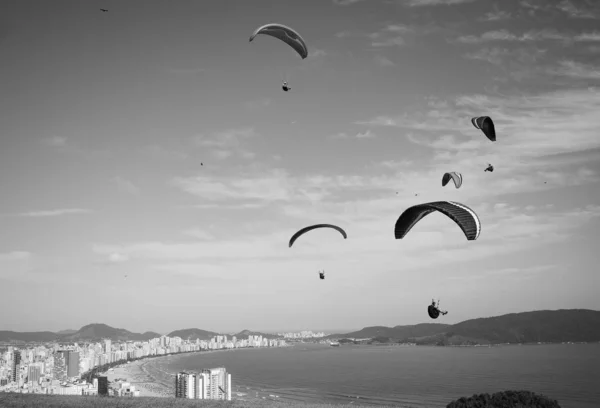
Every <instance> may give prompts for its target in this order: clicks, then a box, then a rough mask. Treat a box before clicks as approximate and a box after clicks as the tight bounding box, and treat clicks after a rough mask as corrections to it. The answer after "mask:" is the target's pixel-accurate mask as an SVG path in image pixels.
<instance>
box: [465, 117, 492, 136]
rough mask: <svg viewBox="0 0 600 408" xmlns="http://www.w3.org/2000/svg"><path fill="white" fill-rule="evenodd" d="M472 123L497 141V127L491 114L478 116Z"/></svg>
mask: <svg viewBox="0 0 600 408" xmlns="http://www.w3.org/2000/svg"><path fill="white" fill-rule="evenodd" d="M471 123H472V124H473V126H475V127H476V128H477V129H480V130H481V131H482V132H483V134H484V135H485V136H486V137H487V138H488V139H490V140H491V141H492V142H495V141H496V127H495V126H494V122H493V121H492V118H490V117H489V116H478V117H476V118H472V119H471Z"/></svg>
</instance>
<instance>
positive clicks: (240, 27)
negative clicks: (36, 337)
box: [0, 0, 600, 333]
mask: <svg viewBox="0 0 600 408" xmlns="http://www.w3.org/2000/svg"><path fill="white" fill-rule="evenodd" d="M234 4H235V7H234ZM103 7H104V8H106V9H108V12H105V13H104V12H101V11H100V10H99V9H98V7H95V6H93V5H92V4H89V3H85V2H73V1H64V0H57V1H54V2H52V4H49V3H48V4H46V3H43V2H33V1H30V0H23V1H19V2H14V4H12V5H11V7H9V8H7V9H6V10H5V12H4V13H3V15H4V17H5V19H4V20H5V21H6V25H5V26H3V27H2V29H0V53H1V55H2V60H3V64H1V65H0V95H1V96H0V107H1V109H0V192H1V194H2V198H3V200H2V202H0V228H1V229H2V231H3V233H2V234H0V291H1V295H0V310H3V311H4V312H3V313H2V316H3V319H2V327H0V330H11V331H20V332H23V331H43V330H49V331H59V330H65V329H76V328H78V327H82V326H84V325H86V324H89V322H90V321H96V322H104V323H106V324H109V325H110V326H112V327H124V328H126V329H127V330H131V331H134V332H138V333H141V332H144V331H147V330H148V329H149V328H152V329H153V330H154V331H156V332H158V333H166V332H169V331H170V330H169V329H177V328H182V327H196V328H199V329H203V330H214V331H216V332H230V331H232V330H231V329H232V328H239V330H244V329H246V328H249V329H252V330H259V331H264V332H273V331H277V330H279V331H281V330H283V329H285V330H286V331H287V330H289V329H292V328H293V327H296V329H295V330H301V328H303V327H310V328H311V329H313V330H318V329H316V328H324V327H332V328H335V327H348V328H354V329H360V328H362V327H365V326H374V325H385V326H395V325H410V324H418V323H424V322H431V320H430V319H429V318H428V316H427V315H426V312H425V309H426V307H427V305H428V304H429V303H430V302H431V299H432V298H435V299H436V300H437V299H440V300H441V307H442V308H444V309H446V310H448V311H449V314H448V315H447V316H443V317H440V318H439V319H438V320H437V321H436V323H438V322H439V323H448V324H454V323H457V322H461V321H465V320H469V319H473V318H478V317H487V316H499V315H504V314H507V313H515V312H522V311H529V310H548V309H549V310H556V309H578V308H581V309H593V310H599V309H600V300H599V299H598V298H597V296H595V292H596V288H597V287H598V285H597V283H598V278H597V276H596V266H597V261H598V255H597V249H596V246H597V244H596V243H597V242H598V240H599V238H600V233H599V232H598V231H600V229H599V228H598V227H599V216H600V205H599V203H600V138H599V137H598V129H600V115H598V111H599V110H600V88H599V86H600V68H599V64H598V56H599V55H600V31H599V30H598V19H599V18H600V3H599V4H595V2H587V1H583V0H571V1H562V0H561V1H558V0H552V1H541V0H540V1H534V0H528V1H515V2H510V4H508V3H507V2H502V1H492V0H470V1H468V0H452V1H450V0H404V1H401V0H395V1H384V0H381V1H380V0H372V1H368V2H367V1H361V0H335V1H329V0H327V1H325V0H318V1H317V0H303V1H302V2H301V1H299V0H297V1H292V0H282V1H278V2H277V3H273V2H267V1H266V0H257V1H253V2H235V3H234V2H233V1H232V0H219V1H217V0H207V1H203V2H192V1H181V2H177V3H168V4H167V3H164V2H158V1H154V0H153V1H144V2H141V1H139V0H132V1H128V2H116V1H111V0H107V1H106V4H105V5H104V4H103ZM269 22H278V23H282V24H286V25H288V26H290V27H292V28H294V29H296V30H297V31H298V32H299V33H300V34H301V35H302V36H303V38H304V39H305V40H306V42H307V46H308V51H309V55H308V57H307V58H306V59H304V60H302V59H301V58H300V57H299V56H298V55H296V54H295V53H294V52H293V50H291V49H290V47H288V46H287V45H286V44H284V43H282V42H281V41H278V40H276V39H274V38H269V37H267V36H259V37H257V38H256V39H254V40H253V41H252V42H249V41H248V39H249V36H250V35H251V34H252V32H253V31H254V30H255V29H256V28H257V27H259V26H261V25H263V24H266V23H269ZM4 61H6V62H4ZM282 80H288V81H289V83H290V86H291V88H292V90H291V91H290V92H283V91H282V90H281V82H282ZM480 115H489V116H490V117H492V118H493V120H494V122H495V124H496V130H497V134H498V136H497V141H496V142H490V141H489V140H488V139H486V138H485V136H483V134H482V133H481V131H479V130H477V129H475V128H474V126H473V125H472V124H471V123H470V119H471V117H474V116H480ZM488 163H491V164H493V165H494V167H495V171H494V172H493V173H489V172H484V169H485V168H486V166H487V165H488ZM449 171H457V172H460V173H461V174H462V176H463V185H462V187H461V188H460V189H456V188H455V187H454V185H453V184H452V183H450V184H449V185H447V186H445V187H442V185H441V179H442V175H443V174H444V173H445V172H449ZM438 200H451V201H456V202H459V203H463V204H465V205H467V206H469V207H470V208H472V209H473V210H474V211H475V212H476V213H477V214H478V215H479V217H480V219H481V225H482V230H481V235H480V237H479V238H478V239H477V240H476V241H467V240H465V237H464V234H463V233H462V231H461V230H460V228H458V227H457V226H456V224H454V223H453V222H452V221H451V220H449V219H448V218H446V217H444V216H442V215H441V214H432V215H429V216H428V217H426V218H425V219H423V220H422V222H420V223H419V224H418V225H417V226H416V227H415V228H413V229H412V230H411V231H410V232H409V233H408V234H407V236H406V237H405V238H404V239H402V240H396V239H394V235H393V230H394V223H395V221H396V219H397V218H398V217H399V215H400V214H401V213H402V212H403V211H404V210H405V209H407V208H409V207H411V206H413V205H416V204H420V203H424V202H430V201H438ZM317 223H332V224H336V225H339V226H340V227H342V228H344V230H345V231H347V233H348V239H346V240H344V239H342V238H341V237H340V236H339V234H338V235H336V234H337V233H336V232H335V231H331V230H325V229H324V230H314V231H311V232H309V233H308V234H306V235H304V236H302V237H300V238H299V239H298V241H297V242H296V243H295V244H294V246H293V247H292V248H288V240H289V239H290V237H291V236H292V235H293V234H294V233H295V232H296V231H298V230H299V229H300V228H303V227H305V226H307V225H310V224H317ZM323 269H324V270H325V271H326V272H327V277H326V279H325V280H320V279H319V278H318V275H317V271H319V270H323ZM533 294H535V296H533ZM24 299H33V300H34V301H25V300H24ZM46 299H51V301H45V300H46ZM507 299H509V300H507ZM42 300H44V302H43V307H41V306H40V305H41V304H42ZM17 305H18V307H16V306H17ZM214 305H219V306H218V313H212V312H209V310H212V308H214ZM290 326H291V327H290Z"/></svg>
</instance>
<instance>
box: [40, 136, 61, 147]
mask: <svg viewBox="0 0 600 408" xmlns="http://www.w3.org/2000/svg"><path fill="white" fill-rule="evenodd" d="M42 143H44V144H45V145H47V146H51V147H64V146H66V145H67V138H66V137H62V136H53V137H48V138H46V139H43V140H42Z"/></svg>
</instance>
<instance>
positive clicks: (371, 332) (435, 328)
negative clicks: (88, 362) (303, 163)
mask: <svg viewBox="0 0 600 408" xmlns="http://www.w3.org/2000/svg"><path fill="white" fill-rule="evenodd" d="M219 335H227V336H228V337H229V338H231V336H236V337H237V338H239V339H246V338H248V336H249V335H259V336H263V338H268V339H273V338H281V336H278V335H276V334H271V333H261V332H254V331H251V330H248V329H245V330H242V331H240V332H239V333H237V334H233V335H232V334H228V333H218V332H213V331H209V330H203V329H198V328H189V329H180V330H175V331H172V332H170V333H169V334H168V335H167V336H169V337H175V336H177V337H181V338H182V339H185V340H188V339H189V340H196V339H200V340H209V339H210V338H212V337H215V336H219ZM161 336H162V335H161V334H159V333H156V332H151V331H147V332H145V333H135V332H130V331H128V330H126V329H121V328H114V327H111V326H108V325H106V324H104V323H92V324H88V325H85V326H83V327H82V328H80V329H79V330H77V331H73V330H68V331H67V330H63V331H61V332H50V331H40V332H15V331H0V342H78V341H79V342H81V341H97V340H102V339H105V338H106V339H111V340H114V341H146V340H150V339H152V338H156V337H161ZM343 338H355V339H372V338H377V339H378V341H379V340H381V339H389V341H409V342H414V343H417V344H423V345H427V344H437V345H454V344H477V343H478V344H498V343H526V342H569V341H570V342H589V341H600V311H596V310H589V309H559V310H536V311H528V312H520V313H509V314H505V315H500V316H492V317H482V318H475V319H469V320H465V321H463V322H459V323H456V324H444V323H420V324H415V325H397V326H393V327H387V326H367V327H364V328H363V329H361V330H357V331H355V332H350V333H344V334H330V335H328V336H325V337H324V338H323V339H343Z"/></svg>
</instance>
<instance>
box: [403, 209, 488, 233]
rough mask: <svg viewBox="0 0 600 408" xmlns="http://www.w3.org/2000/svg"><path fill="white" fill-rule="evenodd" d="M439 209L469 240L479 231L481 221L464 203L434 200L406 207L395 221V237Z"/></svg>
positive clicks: (406, 231)
mask: <svg viewBox="0 0 600 408" xmlns="http://www.w3.org/2000/svg"><path fill="white" fill-rule="evenodd" d="M434 211H439V212H441V213H442V214H444V215H445V216H447V217H448V218H450V219H451V220H452V221H454V222H455V223H456V224H457V225H458V226H459V227H460V229H461V230H462V231H463V232H464V234H465V236H466V237H467V239H468V240H469V241H474V240H476V239H477V238H478V237H479V234H480V233H481V221H480V220H479V217H477V214H475V211H473V210H472V209H470V208H469V207H467V206H466V205H464V204H460V203H456V202H453V201H435V202H431V203H424V204H418V205H415V206H412V207H410V208H408V209H406V210H405V211H404V212H403V213H402V214H401V215H400V217H399V218H398V221H396V225H395V227H394V235H395V237H396V239H402V238H404V236H405V235H406V234H407V233H408V232H409V231H410V230H411V229H412V227H414V226H415V225H416V224H417V223H418V222H419V221H421V220H422V219H423V218H424V217H425V216H427V215H428V214H431V213H432V212H434Z"/></svg>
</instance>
